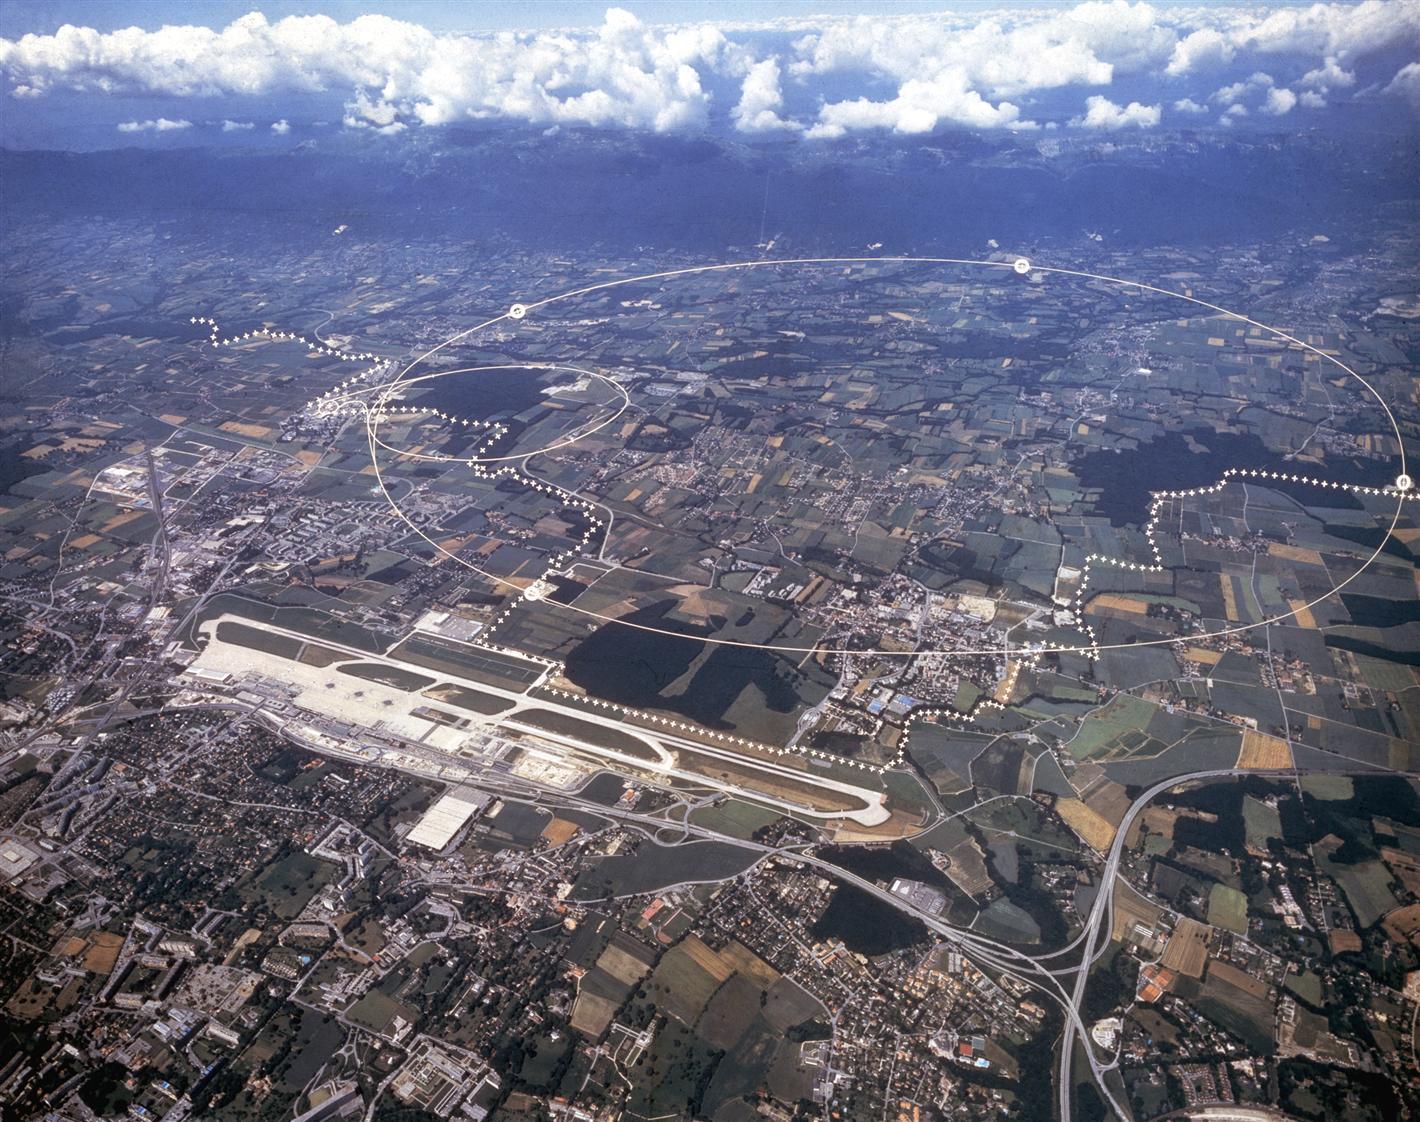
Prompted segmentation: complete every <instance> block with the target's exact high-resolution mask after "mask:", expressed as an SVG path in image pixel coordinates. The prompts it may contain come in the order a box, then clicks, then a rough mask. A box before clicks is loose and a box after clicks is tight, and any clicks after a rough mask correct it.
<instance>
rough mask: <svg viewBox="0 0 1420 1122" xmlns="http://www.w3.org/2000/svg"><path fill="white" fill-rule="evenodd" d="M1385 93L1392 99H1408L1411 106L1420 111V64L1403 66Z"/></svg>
mask: <svg viewBox="0 0 1420 1122" xmlns="http://www.w3.org/2000/svg"><path fill="white" fill-rule="evenodd" d="M1383 92H1384V93H1388V94H1390V95H1391V96H1392V97H1403V98H1406V99H1407V100H1408V101H1409V102H1410V104H1411V105H1413V106H1415V107H1416V108H1417V109H1420V62H1412V63H1410V64H1409V65H1407V66H1402V67H1401V68H1400V70H1398V71H1397V72H1396V75H1395V77H1394V78H1392V79H1391V80H1390V82H1389V83H1388V84H1387V85H1386V88H1385V90H1384V91H1383Z"/></svg>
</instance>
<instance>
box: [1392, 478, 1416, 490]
mask: <svg viewBox="0 0 1420 1122" xmlns="http://www.w3.org/2000/svg"><path fill="white" fill-rule="evenodd" d="M1414 486H1415V480H1413V479H1411V478H1410V476H1408V475H1397V476H1396V477H1395V489H1396V490H1397V491H1408V490H1410V489H1411V488H1412V487H1414Z"/></svg>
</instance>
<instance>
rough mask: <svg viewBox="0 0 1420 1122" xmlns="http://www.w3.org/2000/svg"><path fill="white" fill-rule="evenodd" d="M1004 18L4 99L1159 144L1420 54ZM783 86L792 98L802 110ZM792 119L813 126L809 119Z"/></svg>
mask: <svg viewBox="0 0 1420 1122" xmlns="http://www.w3.org/2000/svg"><path fill="white" fill-rule="evenodd" d="M1011 4H1012V0H1002V5H1003V6H1001V7H993V8H991V9H989V10H983V9H972V8H962V9H959V10H957V11H948V12H942V13H934V14H926V13H916V12H911V13H902V14H894V13H890V14H886V15H874V16H860V17H840V16H827V17H812V18H810V17H803V18H797V17H796V18H794V19H790V20H779V21H772V22H770V23H767V24H763V25H757V26H734V27H732V26H729V25H723V26H718V25H715V24H711V23H697V24H686V25H681V26H651V25H647V24H643V23H641V22H640V21H639V20H638V19H637V18H636V17H635V16H633V15H631V14H630V13H629V12H626V11H623V10H621V9H618V8H611V9H609V10H608V11H607V12H606V13H605V17H604V19H603V21H602V22H601V24H600V25H599V26H596V27H594V28H590V29H579V30H573V31H530V32H512V31H505V32H498V33H486V34H468V33H459V32H434V31H431V30H429V29H428V28H426V27H423V26H421V25H419V24H417V23H414V22H411V21H409V20H404V19H398V18H394V17H390V16H385V15H365V16H360V17H358V18H355V19H352V20H349V21H347V22H343V23H342V22H340V21H338V20H336V19H333V18H331V17H329V16H325V15H293V16H287V17H285V18H283V19H279V20H274V21H272V20H268V19H267V18H266V17H265V16H263V15H262V14H261V13H260V12H252V13H251V14H249V15H246V16H243V17H241V18H240V19H238V20H235V21H233V22H232V23H230V24H228V25H227V26H226V27H223V28H217V29H214V28H209V27H203V26H165V27H162V28H159V29H158V30H153V31H148V30H144V29H142V28H137V27H132V28H126V29H123V30H119V31H112V32H100V31H97V30H95V29H93V28H84V27H73V26H67V25H66V26H64V27H61V28H60V29H59V30H58V31H56V32H54V33H53V34H51V35H25V36H22V37H20V38H18V39H13V40H10V39H4V38H0V75H3V78H4V82H5V86H6V88H7V89H8V92H9V94H10V95H11V96H12V97H14V98H20V99H26V100H33V99H35V98H40V97H43V96H44V95H46V94H47V93H49V92H51V91H56V90H66V91H77V92H80V93H90V94H94V95H105V94H123V95H140V96H151V97H166V98H170V99H188V98H201V97H222V98H243V97H252V98H255V97H261V98H263V99H266V100H267V101H268V102H270V101H272V100H273V99H276V100H275V103H276V104H277V105H278V106H279V108H278V110H277V111H278V112H281V113H283V114H285V116H286V119H289V120H298V119H299V118H298V117H297V112H298V110H299V109H300V99H301V98H302V97H305V98H308V99H309V98H311V97H315V96H323V97H325V98H331V97H334V98H335V99H337V100H338V101H339V102H341V103H342V104H343V106H344V109H343V117H344V121H345V124H346V126H347V127H349V128H353V129H363V130H367V131H371V132H375V133H382V134H390V133H397V132H399V131H401V130H403V129H406V128H412V127H418V126H421V125H423V126H437V125H441V124H446V123H449V122H453V121H460V120H469V119H474V120H478V119H489V118H503V119H511V120H519V121H526V122H530V123H533V124H537V125H539V126H541V127H543V128H558V127H561V126H563V125H568V126H573V125H582V126H596V127H623V128H636V129H647V130H652V131H657V132H670V131H676V130H687V129H698V128H702V127H705V126H706V125H707V124H708V123H710V122H711V120H712V114H716V115H717V116H715V117H714V118H713V119H728V121H729V123H730V124H731V125H732V126H733V127H734V128H736V129H739V130H740V131H743V132H746V133H773V132H789V131H797V132H802V133H805V134H806V135H809V136H817V137H834V136H842V135H844V134H846V133H849V132H853V131H857V130H863V129H880V130H889V131H893V132H898V133H920V132H926V131H931V130H933V129H937V128H941V127H944V126H948V125H957V126H964V127H969V128H980V129H988V128H1005V129H1024V128H1034V127H1036V124H1035V122H1033V121H1032V120H1031V119H1030V115H1031V114H1032V113H1033V112H1037V108H1036V107H1037V106H1039V105H1040V104H1041V100H1042V99H1041V95H1044V94H1047V93H1049V92H1051V91H1059V90H1065V89H1069V88H1073V87H1082V88H1083V92H1084V93H1089V94H1093V95H1094V96H1099V97H1101V98H1102V99H1103V100H1102V102H1101V107H1100V108H1099V109H1097V110H1094V111H1093V113H1094V115H1093V117H1092V116H1091V112H1092V111H1091V109H1090V108H1089V106H1090V102H1088V101H1087V102H1086V109H1085V111H1084V113H1083V115H1082V116H1081V117H1080V118H1079V121H1080V123H1081V125H1082V126H1084V127H1091V128H1095V127H1099V128H1116V127H1129V126H1134V127H1148V125H1147V121H1148V118H1149V117H1150V116H1151V115H1152V114H1151V112H1150V110H1152V109H1156V108H1157V106H1152V105H1149V104H1147V103H1148V102H1149V101H1152V100H1154V99H1153V98H1152V97H1151V96H1148V95H1143V94H1137V91H1138V90H1140V89H1142V88H1146V87H1144V86H1142V85H1141V83H1142V82H1146V81H1149V80H1152V81H1155V82H1157V83H1159V84H1160V85H1161V86H1162V87H1163V88H1164V89H1165V90H1166V91H1167V100H1168V101H1169V102H1170V103H1172V104H1173V105H1174V106H1175V108H1176V109H1177V111H1178V112H1180V113H1197V112H1198V110H1197V109H1195V108H1187V106H1197V107H1200V108H1201V104H1202V102H1203V101H1204V94H1203V92H1202V90H1200V89H1198V88H1197V87H1196V86H1195V87H1194V88H1189V87H1188V86H1183V85H1182V84H1183V83H1184V82H1185V81H1186V80H1188V79H1190V78H1192V80H1193V81H1195V82H1207V83H1208V86H1209V87H1211V86H1215V85H1218V84H1219V83H1220V82H1221V81H1224V80H1225V79H1221V78H1213V79H1211V80H1210V79H1209V78H1208V77H1206V75H1208V74H1209V73H1210V72H1212V71H1215V70H1216V69H1217V68H1219V67H1224V66H1230V67H1239V68H1244V69H1243V72H1244V73H1245V72H1247V70H1250V69H1253V68H1256V69H1257V70H1258V72H1259V73H1260V74H1262V73H1265V72H1266V71H1271V72H1273V73H1276V74H1278V75H1279V77H1280V78H1282V79H1284V80H1286V84H1287V85H1288V86H1289V87H1290V88H1291V90H1292V92H1294V93H1295V94H1296V102H1295V103H1294V104H1301V105H1304V106H1307V107H1309V108H1318V107H1321V106H1324V105H1325V104H1326V103H1327V102H1328V101H1334V100H1336V99H1338V98H1339V97H1343V96H1346V97H1349V96H1351V95H1350V94H1349V93H1346V92H1345V91H1348V90H1350V89H1351V88H1352V87H1353V86H1354V85H1355V82H1356V78H1355V66H1356V64H1357V62H1358V60H1361V59H1364V58H1366V57H1367V56H1369V55H1373V54H1376V53H1377V52H1381V51H1386V50H1396V49H1406V48H1412V47H1413V48H1416V49H1420V0H1393V2H1382V0H1366V2H1365V3H1360V4H1350V3H1344V2H1335V0H1334V2H1326V3H1314V4H1310V5H1309V6H1306V7H1286V8H1277V9H1271V8H1261V7H1259V6H1256V5H1250V4H1242V3H1238V4H1227V5H1225V4H1216V5H1191V6H1173V5H1168V6H1159V7H1155V6H1152V5H1150V4H1148V3H1142V2H1140V3H1131V2H1129V0H1086V2H1084V3H1078V4H1076V5H1074V6H1073V7H1068V8H1062V7H1056V6H1044V5H1035V4H1030V3H1025V2H1024V0H1020V2H1016V3H1015V6H1011ZM1410 57H1415V56H1414V55H1411V56H1410ZM1303 70H1305V74H1304V76H1303V77H1302V78H1300V79H1298V80H1295V81H1293V80H1292V78H1293V77H1294V76H1295V75H1296V74H1297V73H1299V72H1301V71H1303ZM1199 76H1202V77H1199ZM1126 78H1128V79H1129V80H1130V86H1129V88H1130V90H1131V93H1135V94H1137V96H1140V97H1141V99H1142V100H1141V102H1132V103H1131V104H1130V106H1127V107H1125V108H1124V109H1120V110H1119V114H1120V117H1119V118H1118V119H1119V120H1121V122H1122V123H1120V124H1115V123H1114V122H1115V121H1116V119H1117V118H1116V115H1115V114H1114V113H1112V112H1111V110H1110V109H1109V108H1107V107H1108V106H1111V105H1114V104H1115V103H1114V102H1113V101H1109V100H1108V99H1106V98H1104V94H1105V93H1106V92H1107V90H1108V87H1110V86H1113V85H1114V84H1115V83H1118V82H1120V81H1121V80H1123V79H1126ZM731 83H734V84H737V85H738V92H737V93H734V92H732V93H730V94H729V96H728V97H727V98H725V99H724V100H723V101H722V103H721V104H718V105H716V104H715V102H714V96H713V94H712V90H721V89H723V88H725V86H726V85H728V84H731ZM786 83H789V84H791V85H792V86H793V87H794V89H793V90H792V93H793V96H792V97H789V98H786V96H785V89H786ZM1236 85H1237V86H1238V87H1239V88H1237V90H1236V92H1235V93H1233V94H1228V95H1225V96H1223V95H1224V91H1227V90H1229V89H1233V88H1234V87H1230V86H1224V87H1223V89H1222V90H1220V91H1219V92H1218V93H1217V94H1215V95H1214V96H1213V98H1212V100H1213V103H1214V104H1215V105H1216V106H1217V107H1218V108H1220V109H1224V110H1225V109H1227V108H1229V107H1230V106H1231V105H1233V104H1242V103H1243V102H1244V101H1246V102H1248V103H1250V104H1251V105H1252V106H1253V108H1256V109H1259V110H1261V109H1263V108H1265V106H1267V105H1270V106H1272V107H1274V108H1277V107H1280V105H1281V104H1282V102H1283V101H1285V96H1284V94H1282V93H1279V94H1277V95H1276V96H1275V97H1274V96H1273V95H1271V94H1270V93H1269V92H1268V91H1269V90H1270V89H1272V87H1273V86H1274V85H1275V83H1273V82H1272V81H1271V79H1270V78H1269V79H1268V81H1267V83H1266V84H1265V85H1256V84H1252V81H1251V80H1249V81H1248V82H1244V83H1240V84H1236ZM1391 85H1392V86H1394V87H1395V88H1394V91H1393V92H1396V93H1400V94H1405V93H1406V91H1407V90H1408V89H1409V88H1410V85H1411V79H1410V78H1408V77H1406V78H1404V79H1402V78H1401V76H1400V75H1397V76H1396V78H1395V80H1394V81H1393V82H1392V83H1391ZM1181 87H1182V88H1181ZM1204 88H1205V89H1206V88H1207V87H1204ZM1082 96H1083V94H1082ZM1407 96H1408V95H1407ZM1116 97H1117V95H1116ZM1264 99H1267V100H1266V102H1264ZM1159 100H1164V99H1163V97H1162V96H1160V98H1159ZM787 104H793V105H796V106H797V105H808V106H816V108H814V109H811V110H809V111H807V112H806V113H798V114H796V113H792V112H790V111H789V109H788V108H787ZM1134 106H1138V109H1137V110H1134V111H1133V113H1132V114H1131V112H1130V111H1131V110H1133V107H1134ZM164 108H167V106H166V105H165V106H164ZM1115 108H1118V107H1117V106H1115ZM223 109H224V111H227V112H230V111H231V110H230V109H227V107H226V106H225V105H224V107H223ZM328 110H329V106H328V105H324V106H323V108H322V109H321V112H322V114H324V113H325V112H327V111H328ZM169 112H172V111H171V110H169ZM174 115H176V114H174ZM1096 121H1097V122H1101V123H1099V124H1095V123H1092V122H1096ZM240 123H241V122H234V124H238V125H239V124H240ZM223 127H224V128H225V127H226V126H225V125H224V126H223ZM155 131H156V130H155ZM229 131H230V130H229Z"/></svg>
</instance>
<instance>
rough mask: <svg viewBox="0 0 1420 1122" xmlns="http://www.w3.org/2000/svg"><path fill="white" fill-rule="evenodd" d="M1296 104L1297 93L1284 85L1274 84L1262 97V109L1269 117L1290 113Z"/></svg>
mask: <svg viewBox="0 0 1420 1122" xmlns="http://www.w3.org/2000/svg"><path fill="white" fill-rule="evenodd" d="M1296 104H1297V95H1296V94H1294V93H1293V92H1292V91H1291V90H1289V89H1287V88H1286V87H1284V86H1274V87H1273V88H1272V89H1270V90H1268V91H1267V97H1266V98H1264V99H1263V102H1262V111H1263V112H1264V113H1266V114H1267V115H1268V116H1269V117H1281V116H1284V115H1285V114H1287V113H1290V112H1291V111H1292V110H1293V108H1295V107H1296Z"/></svg>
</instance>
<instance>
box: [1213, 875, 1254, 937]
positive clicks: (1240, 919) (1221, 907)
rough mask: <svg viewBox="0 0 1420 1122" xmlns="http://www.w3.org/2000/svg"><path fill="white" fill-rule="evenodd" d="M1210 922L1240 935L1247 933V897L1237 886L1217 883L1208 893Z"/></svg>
mask: <svg viewBox="0 0 1420 1122" xmlns="http://www.w3.org/2000/svg"><path fill="white" fill-rule="evenodd" d="M1208 922H1209V923H1211V924H1212V925H1213V926H1214V927H1223V928H1226V929H1227V930H1229V931H1233V932H1236V933H1237V934H1239V935H1246V934H1247V897H1246V896H1244V895H1243V894H1242V893H1241V892H1239V891H1238V890H1237V889H1236V888H1229V887H1228V886H1227V885H1226V884H1215V885H1214V886H1213V889H1212V891H1211V892H1209V893H1208Z"/></svg>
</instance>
